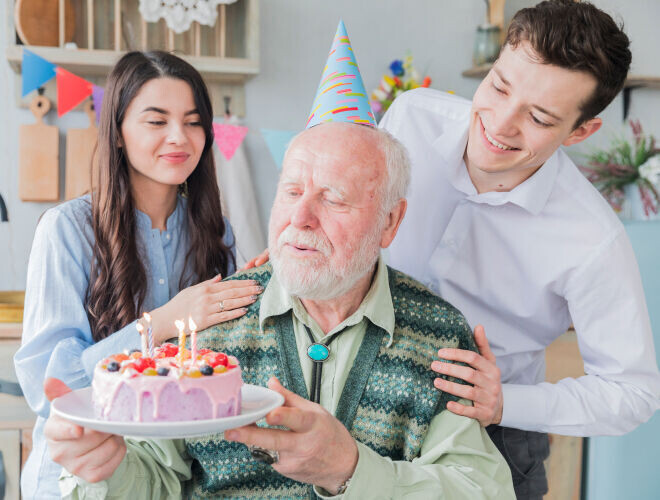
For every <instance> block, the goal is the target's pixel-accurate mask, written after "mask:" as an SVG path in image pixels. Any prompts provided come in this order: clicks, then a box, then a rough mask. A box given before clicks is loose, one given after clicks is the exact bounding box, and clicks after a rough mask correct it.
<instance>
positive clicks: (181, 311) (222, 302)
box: [151, 275, 263, 344]
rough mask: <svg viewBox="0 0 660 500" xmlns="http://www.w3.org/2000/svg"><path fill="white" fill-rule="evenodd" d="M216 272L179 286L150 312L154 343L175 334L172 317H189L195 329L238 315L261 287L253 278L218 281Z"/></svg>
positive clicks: (243, 312) (240, 314) (254, 299)
mask: <svg viewBox="0 0 660 500" xmlns="http://www.w3.org/2000/svg"><path fill="white" fill-rule="evenodd" d="M221 280H222V276H220V275H218V276H216V277H214V278H211V279H209V280H207V281H203V282H201V283H198V284H197V285H193V286H190V287H188V288H186V289H184V290H181V291H180V292H179V293H178V294H177V295H176V296H175V297H174V298H173V299H172V300H170V301H169V302H168V303H167V304H165V305H163V306H161V307H159V308H158V309H155V310H154V311H152V312H151V316H152V326H153V332H154V339H155V341H156V342H157V343H158V344H161V343H163V342H164V341H166V340H167V339H170V338H172V337H176V335H177V331H176V328H175V327H174V321H175V320H177V319H183V320H184V321H186V322H187V318H188V317H189V316H190V317H192V319H193V321H194V322H195V324H196V325H197V330H198V331H199V330H205V329H206V328H208V327H210V326H213V325H217V324H218V323H223V322H225V321H229V320H232V319H236V318H240V317H241V316H243V315H244V314H245V313H246V312H247V307H248V306H249V305H251V304H253V303H254V302H255V301H256V300H257V297H258V296H259V294H260V293H261V292H263V287H262V286H261V285H259V283H257V282H256V281H254V280H248V279H246V280H231V281H221Z"/></svg>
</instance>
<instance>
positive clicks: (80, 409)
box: [51, 384, 284, 439]
mask: <svg viewBox="0 0 660 500" xmlns="http://www.w3.org/2000/svg"><path fill="white" fill-rule="evenodd" d="M241 396H242V405H241V413H240V414H239V415H236V416H235V417H224V418H215V419H209V420H188V421H183V422H114V421H109V420H99V419H98V418H96V417H95V415H94V410H93V407H92V388H91V387H85V388H84V389H78V390H76V391H73V392H70V393H68V394H65V395H64V396H62V397H59V398H57V399H55V400H54V401H53V402H52V403H51V410H52V411H53V413H55V414H56V415H58V416H60V417H62V418H65V419H67V420H70V421H71V422H73V423H75V424H78V425H80V426H82V427H88V428H90V429H94V430H97V431H101V432H109V433H112V434H118V435H120V436H135V437H143V438H162V439H175V438H185V437H196V436H203V435H206V434H215V433H219V432H224V431H226V430H228V429H235V428H236V427H241V426H243V425H248V424H251V423H253V422H256V421H257V420H259V419H261V418H263V417H264V416H266V414H267V413H268V412H270V411H272V410H274V409H275V408H277V407H278V406H282V404H284V398H283V397H282V395H281V394H279V393H277V392H275V391H272V390H270V389H268V388H266V387H260V386H257V385H251V384H244V385H243V388H242V394H241Z"/></svg>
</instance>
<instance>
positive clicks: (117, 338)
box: [80, 321, 141, 380]
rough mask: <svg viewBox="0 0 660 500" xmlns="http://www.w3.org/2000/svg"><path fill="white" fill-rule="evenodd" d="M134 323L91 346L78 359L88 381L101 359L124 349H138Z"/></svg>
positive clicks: (138, 341)
mask: <svg viewBox="0 0 660 500" xmlns="http://www.w3.org/2000/svg"><path fill="white" fill-rule="evenodd" d="M135 323H137V321H133V322H131V323H129V324H128V325H126V326H125V327H124V328H122V329H121V330H118V331H116V332H115V333H113V334H112V335H110V336H108V337H106V338H104V339H103V340H101V341H100V342H97V343H96V344H92V345H91V346H89V347H88V348H87V349H85V350H84V351H83V353H82V356H81V357H80V359H81V361H82V365H83V368H84V369H85V372H87V376H88V377H89V378H90V380H91V378H92V376H93V375H94V367H95V366H96V363H98V362H99V361H100V360H102V359H103V358H106V357H108V356H112V355H113V354H117V353H120V352H122V351H123V350H124V349H129V350H130V349H139V348H140V345H141V341H140V334H139V333H138V331H137V330H136V329H135Z"/></svg>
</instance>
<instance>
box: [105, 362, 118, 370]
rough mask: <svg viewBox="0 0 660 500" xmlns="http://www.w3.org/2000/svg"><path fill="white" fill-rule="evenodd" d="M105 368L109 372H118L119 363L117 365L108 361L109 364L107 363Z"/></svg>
mask: <svg viewBox="0 0 660 500" xmlns="http://www.w3.org/2000/svg"><path fill="white" fill-rule="evenodd" d="M107 368H108V371H109V372H116V371H119V363H117V362H116V361H110V363H108V366H107Z"/></svg>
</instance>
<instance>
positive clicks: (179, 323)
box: [174, 319, 186, 332]
mask: <svg viewBox="0 0 660 500" xmlns="http://www.w3.org/2000/svg"><path fill="white" fill-rule="evenodd" d="M174 324H175V325H176V327H177V329H178V330H179V331H180V332H182V331H183V329H184V328H185V327H186V324H185V323H184V322H183V320H182V319H176V320H174Z"/></svg>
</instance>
